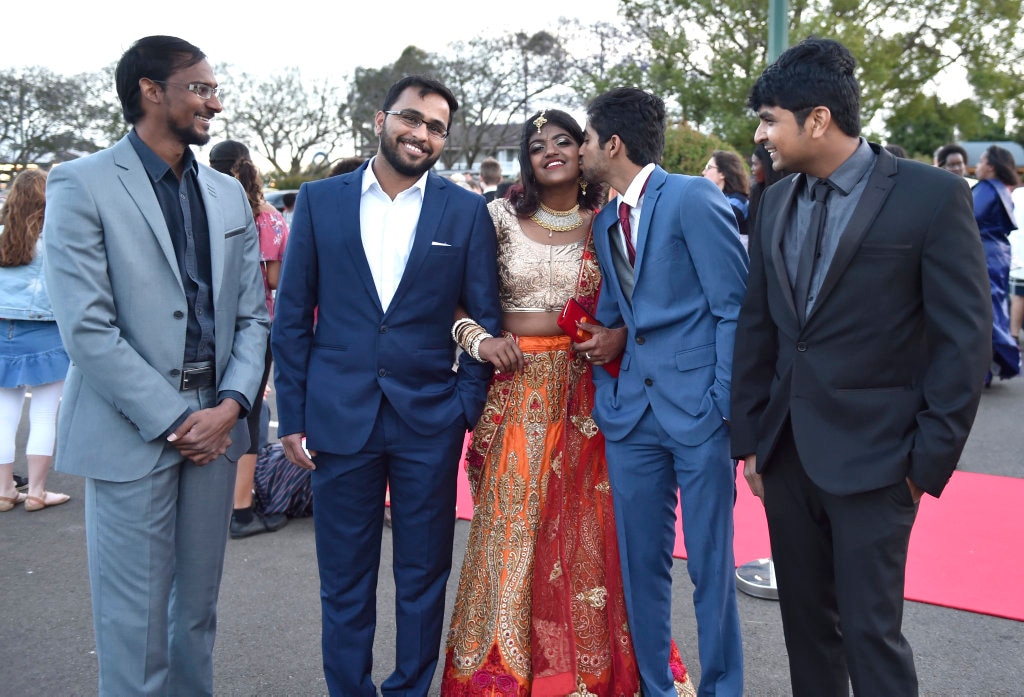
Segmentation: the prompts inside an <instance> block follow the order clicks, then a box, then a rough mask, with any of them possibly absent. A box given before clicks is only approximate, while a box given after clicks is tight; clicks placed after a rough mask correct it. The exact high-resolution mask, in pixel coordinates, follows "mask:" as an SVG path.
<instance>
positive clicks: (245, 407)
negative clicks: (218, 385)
mask: <svg viewBox="0 0 1024 697" xmlns="http://www.w3.org/2000/svg"><path fill="white" fill-rule="evenodd" d="M225 399H233V400H235V401H236V402H238V406H239V407H241V411H240V412H238V418H240V419H244V418H245V417H246V416H248V415H249V410H250V409H252V405H251V404H249V400H248V399H246V398H245V395H244V394H242V393H241V392H235V391H234V390H224V391H223V392H220V393H218V394H217V404H220V403H221V402H223V401H224V400H225Z"/></svg>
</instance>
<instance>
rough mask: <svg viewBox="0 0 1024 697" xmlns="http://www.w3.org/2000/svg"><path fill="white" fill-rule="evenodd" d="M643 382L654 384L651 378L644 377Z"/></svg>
mask: <svg viewBox="0 0 1024 697" xmlns="http://www.w3.org/2000/svg"><path fill="white" fill-rule="evenodd" d="M644 384H645V385H647V386H648V387H650V386H651V385H653V384H654V380H651V379H650V378H644Z"/></svg>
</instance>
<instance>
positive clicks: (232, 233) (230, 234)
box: [224, 225, 246, 240]
mask: <svg viewBox="0 0 1024 697" xmlns="http://www.w3.org/2000/svg"><path fill="white" fill-rule="evenodd" d="M245 230H246V228H245V226H244V225H243V226H242V227H239V228H235V229H234V230H228V231H227V232H225V233H224V239H226V240H227V239H231V238H232V237H235V236H237V235H241V234H242V233H243V232H245Z"/></svg>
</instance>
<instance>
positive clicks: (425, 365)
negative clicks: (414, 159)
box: [272, 163, 501, 454]
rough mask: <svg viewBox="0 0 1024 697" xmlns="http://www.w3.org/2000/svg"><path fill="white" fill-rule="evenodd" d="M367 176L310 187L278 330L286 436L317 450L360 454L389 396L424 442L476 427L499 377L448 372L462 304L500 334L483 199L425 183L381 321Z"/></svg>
mask: <svg viewBox="0 0 1024 697" xmlns="http://www.w3.org/2000/svg"><path fill="white" fill-rule="evenodd" d="M367 166H369V163H367V164H364V165H363V167H361V168H359V169H358V170H356V171H354V172H352V173H350V174H347V175H342V176H338V177H330V178H328V179H323V180H320V181H315V182H309V183H306V184H303V186H302V188H301V189H300V190H299V195H298V198H297V200H296V202H295V214H294V217H293V219H292V229H291V233H290V235H289V239H288V247H287V249H286V250H285V256H284V263H283V265H282V273H281V281H280V286H279V289H278V292H277V304H276V307H275V316H274V323H273V329H272V346H273V352H274V365H275V373H274V386H275V389H276V390H277V404H278V412H279V414H278V416H279V423H280V426H279V430H278V432H279V434H280V435H288V434H291V433H305V434H306V441H307V447H309V449H310V450H319V451H324V452H330V453H337V454H349V453H354V452H357V451H358V450H359V449H360V448H361V447H362V446H363V445H364V444H365V443H366V441H367V439H368V438H369V435H370V432H371V430H372V428H373V425H374V421H375V419H376V416H377V412H378V408H379V406H380V403H381V399H382V397H385V396H386V397H387V399H388V401H389V402H390V403H391V405H392V406H394V408H395V410H396V411H397V412H398V414H399V415H400V416H401V417H402V419H403V420H404V421H405V422H406V423H407V424H408V425H409V426H410V427H412V428H413V429H414V430H415V431H416V432H418V433H421V434H423V435H425V436H427V435H431V434H433V433H437V432H439V431H440V430H442V429H444V428H446V427H448V426H450V425H451V424H453V423H455V422H456V421H461V422H462V423H464V424H465V426H466V428H467V429H468V428H472V426H473V425H474V424H475V423H476V420H477V419H478V418H479V416H480V412H481V410H482V409H483V403H484V399H485V397H486V390H487V383H488V381H489V380H490V377H491V366H490V364H482V363H478V362H476V361H474V360H473V359H471V358H469V357H468V356H463V359H462V360H461V361H460V366H459V369H458V372H457V373H456V372H455V371H453V369H452V365H453V362H454V358H455V343H454V341H453V340H452V338H451V326H452V322H453V320H454V313H455V308H456V306H457V305H461V306H462V307H464V308H465V309H466V311H467V312H468V313H469V314H470V316H471V317H473V318H474V319H475V320H476V321H477V322H479V323H480V324H481V325H483V326H484V327H485V328H486V329H487V330H488V331H490V332H491V333H492V334H495V335H497V334H498V333H499V332H500V314H501V311H500V306H499V303H498V279H497V251H496V238H495V233H494V226H493V223H492V222H491V218H490V216H489V215H488V214H487V209H486V207H485V205H484V199H483V197H482V196H479V195H477V194H473V193H471V192H469V191H466V190H465V189H463V188H461V187H459V186H456V185H454V184H452V183H451V182H448V181H447V180H445V179H444V178H442V177H440V176H437V175H436V174H434V173H432V172H431V173H430V174H429V175H428V178H427V185H426V191H425V192H424V197H423V208H422V211H421V213H420V219H419V223H418V224H417V227H416V234H415V240H414V242H413V246H412V250H411V252H410V254H409V260H408V263H407V265H406V268H405V273H404V275H403V276H402V280H401V283H400V284H399V287H398V290H397V292H396V293H395V296H394V298H393V299H392V301H391V304H390V306H389V307H388V309H387V311H384V310H383V309H382V307H381V303H380V298H379V297H378V295H377V290H376V286H375V285H374V282H373V277H372V275H371V273H370V266H369V264H368V262H367V260H366V254H365V252H364V250H363V243H362V237H361V232H360V223H359V204H360V197H361V183H362V177H363V172H364V170H365V168H366V167H367ZM314 311H316V324H315V327H314Z"/></svg>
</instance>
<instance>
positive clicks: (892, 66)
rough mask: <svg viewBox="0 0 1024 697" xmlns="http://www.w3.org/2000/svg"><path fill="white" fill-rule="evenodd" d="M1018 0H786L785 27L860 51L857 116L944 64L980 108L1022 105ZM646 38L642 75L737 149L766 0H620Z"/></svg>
mask: <svg viewBox="0 0 1024 697" xmlns="http://www.w3.org/2000/svg"><path fill="white" fill-rule="evenodd" d="M1021 4H1022V3H1021V0H790V23H789V35H790V37H791V38H792V39H793V40H794V41H797V40H799V39H801V38H803V37H805V36H807V35H809V34H816V35H819V36H828V37H833V38H836V39H838V40H839V41H841V42H843V44H845V45H846V46H847V47H848V48H849V49H850V50H851V51H852V52H853V54H854V55H855V56H856V57H857V59H858V78H859V80H860V83H861V102H862V117H863V122H864V123H868V122H870V121H871V119H872V117H873V116H874V115H875V114H876V113H878V114H883V115H884V114H887V113H890V112H891V111H892V110H895V109H898V108H900V107H901V106H903V105H905V104H907V103H909V102H911V101H912V100H913V99H914V97H915V95H917V94H919V93H921V92H922V90H924V89H925V88H926V87H928V88H929V89H931V90H932V91H934V89H935V84H936V83H935V80H936V78H937V77H938V76H939V75H940V74H941V73H942V72H943V71H944V70H945V69H947V68H948V67H950V66H952V65H954V64H959V65H962V66H964V67H966V68H967V69H968V74H969V79H970V81H971V84H972V85H973V86H974V88H975V91H976V93H977V99H978V101H979V105H980V106H981V107H982V108H983V109H986V110H987V109H994V110H996V111H998V112H999V113H1002V114H1010V115H1012V114H1015V113H1018V112H1019V111H1024V110H1022V109H1021V107H1020V104H1021V97H1020V90H1019V85H1020V82H1021V71H1022V68H1021V65H1022V49H1021V37H1020V28H1019V27H1018V22H1019V19H1020V15H1021ZM621 7H622V11H623V13H624V14H625V15H626V18H627V22H628V23H632V24H634V25H635V26H636V27H638V30H639V31H640V32H641V33H642V34H643V35H644V36H645V37H646V39H647V42H648V43H647V46H648V51H649V53H648V54H647V59H648V60H647V61H646V62H647V63H648V65H649V68H648V70H647V75H646V78H647V82H648V84H649V85H651V86H653V87H654V88H656V90H660V91H661V93H662V94H663V95H665V96H668V97H674V98H675V102H676V103H677V105H678V110H679V114H680V115H681V116H682V117H684V118H685V119H686V120H688V121H689V122H690V123H692V124H694V126H696V127H697V128H699V129H701V130H712V131H714V132H717V133H718V134H720V135H721V136H722V137H723V138H724V139H726V140H727V141H729V142H730V143H732V145H733V146H734V147H736V148H737V149H740V150H741V151H746V150H748V149H750V147H751V137H752V135H753V131H754V127H755V122H754V120H753V118H752V116H751V115H750V113H749V110H747V108H746V105H745V101H746V97H747V95H748V93H749V90H750V87H751V85H752V84H753V82H754V80H755V79H756V78H757V76H758V75H759V74H760V72H761V70H762V69H763V68H764V65H765V60H766V51H767V35H768V32H767V7H768V3H766V2H764V1H763V0H622V5H621Z"/></svg>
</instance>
